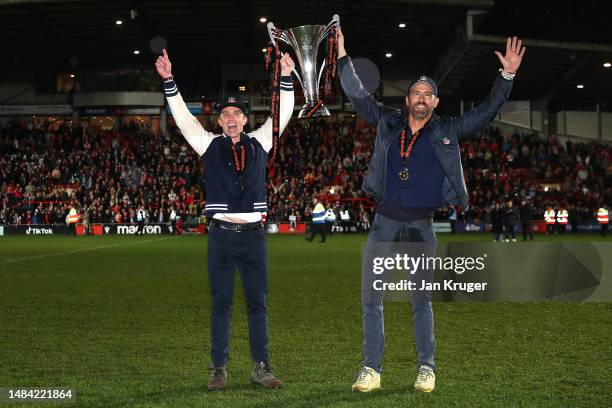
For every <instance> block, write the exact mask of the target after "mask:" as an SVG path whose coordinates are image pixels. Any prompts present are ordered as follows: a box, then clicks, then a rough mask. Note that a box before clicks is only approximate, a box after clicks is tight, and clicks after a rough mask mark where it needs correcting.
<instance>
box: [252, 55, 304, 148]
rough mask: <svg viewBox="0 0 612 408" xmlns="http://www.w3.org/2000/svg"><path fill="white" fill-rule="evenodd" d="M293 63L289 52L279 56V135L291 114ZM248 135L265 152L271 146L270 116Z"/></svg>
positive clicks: (293, 100) (293, 97) (292, 102)
mask: <svg viewBox="0 0 612 408" xmlns="http://www.w3.org/2000/svg"><path fill="white" fill-rule="evenodd" d="M294 66H295V63H294V62H293V60H292V59H291V56H289V54H287V53H285V54H283V56H282V58H281V84H280V88H281V90H280V120H279V126H280V128H279V132H278V134H279V135H282V134H283V130H285V127H287V124H288V123H289V119H291V115H292V114H293V105H294V103H295V96H294V95H293V80H292V79H291V71H292V70H293V67H294ZM248 135H249V137H254V138H255V139H257V141H258V142H259V143H260V144H261V147H263V148H264V150H265V151H266V152H269V151H270V149H271V148H272V142H273V141H272V118H268V119H267V120H266V121H265V122H264V124H263V125H261V126H260V127H259V129H256V130H254V131H252V132H251V133H249V134H248Z"/></svg>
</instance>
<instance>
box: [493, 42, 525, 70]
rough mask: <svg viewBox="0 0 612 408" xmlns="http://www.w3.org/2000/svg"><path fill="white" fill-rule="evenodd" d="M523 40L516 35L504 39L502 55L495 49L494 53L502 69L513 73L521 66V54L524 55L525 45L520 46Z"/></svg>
mask: <svg viewBox="0 0 612 408" xmlns="http://www.w3.org/2000/svg"><path fill="white" fill-rule="evenodd" d="M522 44H523V42H522V41H521V40H519V39H518V38H517V37H512V38H510V37H508V38H507V39H506V55H502V54H501V52H499V51H495V55H497V58H499V61H500V62H501V64H502V66H503V67H504V71H506V72H508V73H510V74H515V73H516V71H517V70H518V68H519V67H520V66H521V61H522V60H523V55H525V50H526V49H527V48H526V47H522Z"/></svg>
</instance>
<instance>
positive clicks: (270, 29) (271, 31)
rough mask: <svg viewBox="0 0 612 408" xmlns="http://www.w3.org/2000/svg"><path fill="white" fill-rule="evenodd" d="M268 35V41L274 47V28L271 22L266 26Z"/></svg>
mask: <svg viewBox="0 0 612 408" xmlns="http://www.w3.org/2000/svg"><path fill="white" fill-rule="evenodd" d="M267 27H268V35H269V36H270V41H272V45H273V46H275V47H276V39H275V38H274V32H275V31H276V27H274V23H273V22H271V21H270V22H269V23H268V25H267Z"/></svg>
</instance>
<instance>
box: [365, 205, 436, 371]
mask: <svg viewBox="0 0 612 408" xmlns="http://www.w3.org/2000/svg"><path fill="white" fill-rule="evenodd" d="M377 242H427V243H431V244H433V245H430V246H428V247H429V248H430V250H433V252H434V253H429V254H426V255H427V256H435V246H436V245H435V244H436V243H437V238H436V235H435V233H434V231H433V224H432V220H431V219H430V218H429V219H422V220H415V221H410V222H401V221H395V220H393V219H391V218H389V217H385V216H384V215H381V214H376V217H375V218H374V223H373V224H372V228H371V229H370V233H369V234H368V241H367V243H366V245H371V244H374V243H377ZM429 273H431V272H429ZM431 279H432V276H431V275H429V277H428V280H429V281H431ZM411 303H412V322H413V330H414V340H415V346H416V351H417V357H418V363H419V365H421V364H426V365H429V366H430V367H432V368H434V369H435V363H434V353H435V348H436V339H435V337H434V332H433V331H434V320H433V309H432V306H431V291H411ZM362 313H363V357H364V365H365V366H368V367H371V368H373V369H375V370H376V371H378V372H381V371H382V358H383V352H384V350H385V325H384V313H383V303H382V301H381V302H376V303H370V302H364V303H363V304H362Z"/></svg>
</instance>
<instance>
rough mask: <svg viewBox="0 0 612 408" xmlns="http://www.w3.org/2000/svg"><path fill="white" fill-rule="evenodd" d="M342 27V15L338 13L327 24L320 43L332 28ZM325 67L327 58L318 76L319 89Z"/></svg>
mask: <svg viewBox="0 0 612 408" xmlns="http://www.w3.org/2000/svg"><path fill="white" fill-rule="evenodd" d="M334 27H340V16H339V15H338V14H334V16H333V17H332V20H331V21H330V22H329V24H327V26H325V30H323V32H322V33H321V36H320V37H319V43H321V41H322V40H323V38H325V36H327V35H328V34H329V32H330V31H331V29H332V28H334ZM324 68H325V59H323V64H321V70H320V71H319V77H318V78H317V89H319V84H320V83H321V75H323V69H324Z"/></svg>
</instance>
